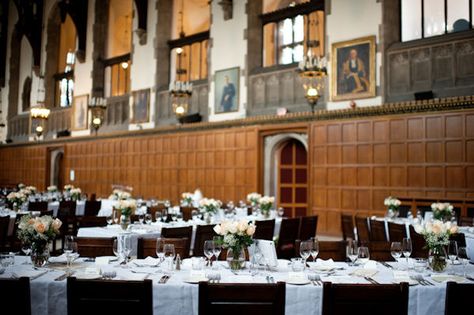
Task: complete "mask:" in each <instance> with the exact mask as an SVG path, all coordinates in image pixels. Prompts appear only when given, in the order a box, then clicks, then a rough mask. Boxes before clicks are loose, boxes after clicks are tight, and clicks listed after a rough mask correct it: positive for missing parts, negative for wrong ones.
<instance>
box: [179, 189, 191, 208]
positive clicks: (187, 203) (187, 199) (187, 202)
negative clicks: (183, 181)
mask: <svg viewBox="0 0 474 315" xmlns="http://www.w3.org/2000/svg"><path fill="white" fill-rule="evenodd" d="M193 197H194V194H193V193H190V192H184V193H182V194H181V198H183V199H182V200H181V205H182V206H183V207H192V206H193Z"/></svg>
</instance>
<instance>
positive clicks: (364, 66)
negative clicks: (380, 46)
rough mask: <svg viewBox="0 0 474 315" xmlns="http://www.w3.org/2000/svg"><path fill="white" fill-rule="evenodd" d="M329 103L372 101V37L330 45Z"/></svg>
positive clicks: (373, 42)
mask: <svg viewBox="0 0 474 315" xmlns="http://www.w3.org/2000/svg"><path fill="white" fill-rule="evenodd" d="M331 58H332V59H333V60H332V82H331V86H332V93H331V99H332V100H333V101H341V100H352V99H360V98H369V97H375V36H369V37H363V38H358V39H354V40H350V41H345V42H339V43H334V44H332V55H331Z"/></svg>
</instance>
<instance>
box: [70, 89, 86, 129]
mask: <svg viewBox="0 0 474 315" xmlns="http://www.w3.org/2000/svg"><path fill="white" fill-rule="evenodd" d="M88 102H89V95H79V96H74V99H73V102H72V130H84V129H87V128H88V116H87V115H88V112H89V109H88V107H87V105H88Z"/></svg>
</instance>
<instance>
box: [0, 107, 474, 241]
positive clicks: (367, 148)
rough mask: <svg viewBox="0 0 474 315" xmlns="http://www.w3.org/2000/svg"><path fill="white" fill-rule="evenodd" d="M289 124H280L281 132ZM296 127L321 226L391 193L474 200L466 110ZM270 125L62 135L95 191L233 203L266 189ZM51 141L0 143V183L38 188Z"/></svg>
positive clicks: (473, 124) (472, 144)
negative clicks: (123, 189) (117, 189)
mask: <svg viewBox="0 0 474 315" xmlns="http://www.w3.org/2000/svg"><path fill="white" fill-rule="evenodd" d="M290 125H291V124H286V125H285V124H282V125H279V126H282V130H285V131H287V130H288V128H289V127H290ZM297 125H298V127H299V128H301V127H302V126H303V127H304V126H308V127H309V129H308V130H310V134H309V155H308V157H309V163H308V166H309V170H310V174H309V176H308V178H310V179H311V182H310V183H309V191H310V194H311V195H310V196H309V201H310V209H311V210H310V211H308V212H309V213H315V214H318V215H319V217H320V218H319V221H318V222H319V223H318V231H319V232H321V233H327V234H339V233H340V223H339V214H340V212H341V211H348V212H355V211H357V212H361V213H364V214H377V213H382V212H383V211H384V206H383V199H384V198H385V197H386V196H388V195H394V196H399V197H433V198H474V110H472V109H471V110H463V111H450V112H448V111H446V112H436V113H418V114H406V115H398V116H377V117H367V118H353V119H347V120H325V121H323V120H321V121H312V122H308V123H307V124H305V123H303V124H302V123H299V124H297ZM275 128H277V126H274V125H256V126H247V127H241V128H240V127H235V128H227V129H225V128H223V129H214V130H198V131H193V132H170V133H167V134H155V135H152V134H148V135H141V136H127V137H117V138H98V139H87V140H74V141H70V142H67V141H65V142H63V144H62V145H63V146H64V150H65V154H64V163H65V176H66V177H68V176H69V171H70V170H71V169H73V170H74V171H75V177H76V179H75V181H74V182H73V184H74V185H76V186H78V187H81V188H82V189H83V191H85V192H87V193H93V192H95V193H97V194H98V196H108V195H109V194H110V192H111V185H112V184H123V185H129V186H132V187H133V188H134V195H136V196H139V195H141V196H143V197H157V198H170V199H172V200H174V201H177V200H178V199H179V196H180V194H181V193H182V192H184V191H192V190H194V189H195V188H196V187H199V188H201V190H202V191H203V193H204V194H205V195H206V196H208V197H214V198H219V199H221V200H224V201H227V200H234V201H238V200H240V199H243V198H245V196H246V194H247V193H249V192H252V191H263V187H259V185H260V184H259V183H263V180H262V179H261V178H259V177H260V176H263V175H262V170H261V166H260V165H261V164H260V162H261V161H260V158H261V156H262V152H261V151H262V150H263V143H262V135H263V134H265V132H267V131H268V130H270V129H271V130H272V132H274V131H275ZM278 128H279V127H278ZM57 142H59V143H60V141H59V140H58V141H57ZM53 146H57V143H56V142H53V143H52V144H51V143H50V144H48V143H45V144H34V145H25V146H14V147H13V146H8V147H0V186H1V185H3V184H10V183H18V182H24V183H25V184H31V185H35V186H37V187H38V188H39V189H44V188H45V181H46V175H45V173H46V169H47V165H46V156H47V148H48V147H53ZM260 146H262V148H260ZM65 182H68V181H67V180H66V181H65Z"/></svg>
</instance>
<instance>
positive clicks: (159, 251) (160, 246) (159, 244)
mask: <svg viewBox="0 0 474 315" xmlns="http://www.w3.org/2000/svg"><path fill="white" fill-rule="evenodd" d="M164 245H165V241H164V240H163V239H161V238H157V239H156V256H158V258H159V259H160V264H161V263H162V262H163V260H165V251H164Z"/></svg>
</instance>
